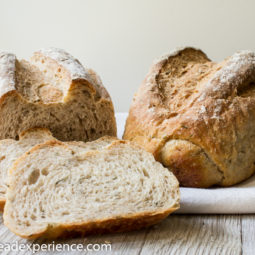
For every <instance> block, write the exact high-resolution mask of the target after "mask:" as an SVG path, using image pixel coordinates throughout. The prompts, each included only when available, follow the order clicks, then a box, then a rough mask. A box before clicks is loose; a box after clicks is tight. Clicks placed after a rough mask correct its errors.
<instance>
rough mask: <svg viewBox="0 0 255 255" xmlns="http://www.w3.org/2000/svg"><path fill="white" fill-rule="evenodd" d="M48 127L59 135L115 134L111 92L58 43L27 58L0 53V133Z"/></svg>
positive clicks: (78, 137)
mask: <svg viewBox="0 0 255 255" xmlns="http://www.w3.org/2000/svg"><path fill="white" fill-rule="evenodd" d="M33 127H44V128H49V129H50V131H51V132H52V133H53V135H54V136H55V137H56V138H58V139H60V140H63V141H73V140H77V141H79V140H81V141H88V140H95V139H97V138H99V137H102V136H104V135H110V136H115V135H116V121H115V117H114V108H113V104H112V101H111V98H110V96H109V94H108V92H107V90H106V89H105V87H104V86H103V84H102V81H101V80H100V78H99V76H98V75H97V74H96V73H95V72H94V71H93V70H91V69H87V68H84V67H83V66H82V65H81V64H80V62H79V61H78V60H77V59H75V58H74V57H72V56H71V55H70V54H69V53H67V52H65V51H64V50H61V49H56V48H49V49H42V50H39V51H37V52H35V53H34V55H33V56H32V57H31V59H30V60H29V61H26V60H17V58H16V56H15V55H14V54H11V53H0V139H5V138H14V139H15V138H17V137H18V134H19V133H20V132H22V131H23V130H26V129H29V128H33Z"/></svg>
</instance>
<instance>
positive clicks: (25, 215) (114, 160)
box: [4, 139, 179, 239]
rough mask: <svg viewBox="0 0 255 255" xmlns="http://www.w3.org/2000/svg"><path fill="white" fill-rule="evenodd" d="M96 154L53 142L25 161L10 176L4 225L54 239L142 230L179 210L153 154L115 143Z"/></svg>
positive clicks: (175, 187) (171, 181) (169, 179)
mask: <svg viewBox="0 0 255 255" xmlns="http://www.w3.org/2000/svg"><path fill="white" fill-rule="evenodd" d="M101 142H102V141H101ZM95 143H96V142H95ZM93 146H94V145H93ZM99 147H100V146H99ZM95 148H96V147H95ZM100 148H101V149H100ZM100 148H99V149H100V150H99V149H96V150H89V151H88V150H87V149H86V148H85V150H82V146H79V145H78V146H77V145H75V144H71V145H67V144H64V143H61V142H58V141H56V140H55V141H54V140H53V141H47V142H46V143H44V144H40V145H37V146H35V147H34V148H32V149H31V150H30V151H28V152H27V153H26V154H24V155H23V156H22V157H21V158H20V159H18V160H17V161H16V162H15V164H14V167H13V168H12V169H11V170H10V179H9V181H10V183H9V184H10V186H9V188H8V192H7V202H6V205H5V210H4V224H5V225H6V226H7V227H8V228H9V229H10V230H11V231H13V232H14V233H16V234H17V235H19V236H21V237H24V238H29V239H33V238H37V237H41V236H42V237H45V238H57V237H66V236H70V235H74V234H83V235H87V234H92V233H104V232H119V231H128V230H134V229H139V228H141V227H146V226H149V225H152V224H155V223H157V222H159V221H160V220H162V219H163V218H165V217H167V216H168V215H169V214H170V213H171V212H173V211H175V210H176V209H178V208H179V184H178V181H177V179H176V178H175V177H174V175H173V174H171V173H170V172H169V171H168V169H166V168H164V167H163V166H162V165H161V164H160V163H158V162H156V161H155V160H154V158H153V156H152V155H151V154H150V153H148V152H145V151H144V150H142V149H140V148H138V147H135V146H134V145H132V144H130V143H129V142H126V141H120V140H117V139H116V140H113V141H111V142H110V141H109V140H108V145H106V146H104V147H100Z"/></svg>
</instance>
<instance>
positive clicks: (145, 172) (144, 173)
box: [143, 169, 150, 177]
mask: <svg viewBox="0 0 255 255" xmlns="http://www.w3.org/2000/svg"><path fill="white" fill-rule="evenodd" d="M143 175H144V176H145V177H150V175H149V174H148V172H147V171H146V169H143Z"/></svg>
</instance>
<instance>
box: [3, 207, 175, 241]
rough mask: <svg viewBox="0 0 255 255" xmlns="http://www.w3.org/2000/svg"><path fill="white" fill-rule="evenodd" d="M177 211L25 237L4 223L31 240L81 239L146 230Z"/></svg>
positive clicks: (54, 226) (56, 228)
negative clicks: (95, 235) (40, 238)
mask: <svg viewBox="0 0 255 255" xmlns="http://www.w3.org/2000/svg"><path fill="white" fill-rule="evenodd" d="M177 209H179V207H173V208H171V209H168V210H162V211H157V212H142V213H137V214H132V215H129V216H126V217H116V218H108V219H102V220H97V221H93V222H78V223H72V224H48V225H47V227H45V228H44V229H42V230H41V231H40V232H37V233H34V234H31V235H23V234H21V233H20V232H16V230H15V229H13V228H12V227H11V226H10V225H9V224H8V222H7V221H4V224H5V225H6V226H7V227H8V228H9V229H10V230H11V231H12V232H13V233H15V234H16V235H18V236H20V237H22V238H26V239H30V240H32V239H36V238H39V237H42V238H45V239H56V238H70V237H76V236H79V237H80V236H87V235H94V234H107V233H118V232H128V231H133V230H139V229H141V228H146V227H149V226H151V225H154V224H157V223H158V222H160V221H161V220H163V219H165V218H166V217H167V216H168V215H169V214H171V213H172V212H174V211H176V210H177Z"/></svg>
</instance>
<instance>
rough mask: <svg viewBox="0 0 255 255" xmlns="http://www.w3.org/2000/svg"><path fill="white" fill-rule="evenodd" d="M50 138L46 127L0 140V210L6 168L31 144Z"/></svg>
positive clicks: (2, 203) (6, 175)
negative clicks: (14, 138)
mask: <svg viewBox="0 0 255 255" xmlns="http://www.w3.org/2000/svg"><path fill="white" fill-rule="evenodd" d="M52 139H53V136H52V134H51V132H50V131H49V130H48V129H45V128H32V129H29V130H26V131H24V132H22V133H21V134H20V135H19V140H18V141H16V140H13V139H5V140H1V141H0V211H3V208H4V204H5V195H6V190H7V182H8V181H7V177H8V170H9V169H10V168H11V167H12V165H13V163H14V162H15V160H16V159H17V158H19V157H20V156H21V155H22V154H23V153H25V152H26V151H28V150H29V149H31V148H32V147H33V146H35V145H37V144H39V143H43V142H45V141H47V140H52Z"/></svg>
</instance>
